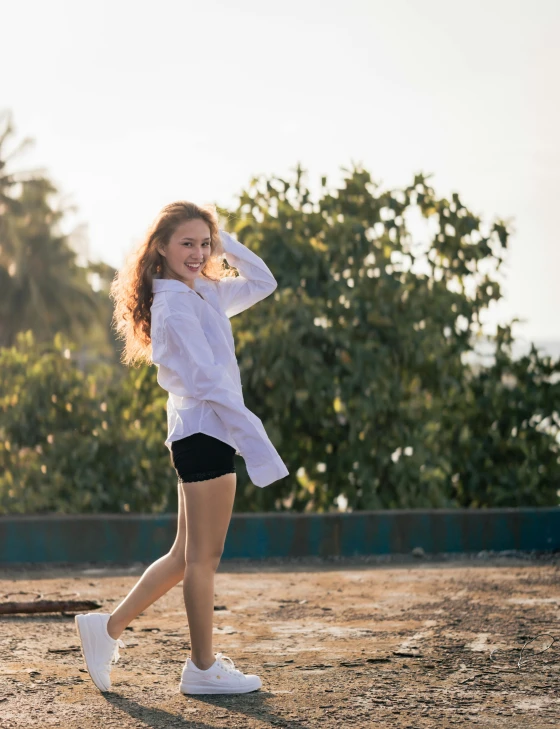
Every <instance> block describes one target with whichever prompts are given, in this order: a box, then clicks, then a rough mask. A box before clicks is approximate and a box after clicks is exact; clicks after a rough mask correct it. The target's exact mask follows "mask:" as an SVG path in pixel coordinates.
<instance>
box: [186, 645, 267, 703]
mask: <svg viewBox="0 0 560 729" xmlns="http://www.w3.org/2000/svg"><path fill="white" fill-rule="evenodd" d="M261 686H262V682H261V680H260V678H259V677H258V676H255V675H254V674H252V673H250V674H247V675H245V674H244V673H241V671H238V670H237V669H236V668H235V667H234V664H233V661H232V660H231V658H228V656H225V655H224V654H223V653H216V660H215V661H214V663H213V664H212V665H211V666H210V668H208V669H207V670H206V671H201V670H200V668H197V667H196V666H195V664H194V663H193V662H192V660H191V659H190V658H187V661H186V663H185V665H184V666H183V673H182V675H181V683H180V684H179V688H180V690H181V693H183V694H246V693H247V692H248V691H256V690H257V689H259V688H260V687H261Z"/></svg>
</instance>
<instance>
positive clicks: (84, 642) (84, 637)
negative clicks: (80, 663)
mask: <svg viewBox="0 0 560 729" xmlns="http://www.w3.org/2000/svg"><path fill="white" fill-rule="evenodd" d="M81 617H82V616H81V615H75V616H74V623H75V625H76V632H77V633H78V637H79V638H80V650H81V652H82V656H83V658H84V663H85V664H86V668H87V672H88V673H89V675H90V678H91V680H92V681H93V683H94V684H95V685H96V686H97V688H98V689H99V690H100V691H110V689H111V686H110V685H109V686H106V685H105V684H104V683H103V682H102V681H101V679H100V678H99V677H98V676H97V674H96V673H95V672H93V673H92V671H91V668H90V667H89V664H88V662H87V658H86V654H85V650H84V646H88V647H89V636H88V629H87V623H86V622H85V621H80V620H79V618H81ZM80 622H83V623H84V632H83V633H82V631H81V630H80Z"/></svg>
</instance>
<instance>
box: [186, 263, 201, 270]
mask: <svg viewBox="0 0 560 729" xmlns="http://www.w3.org/2000/svg"><path fill="white" fill-rule="evenodd" d="M186 266H187V268H190V269H191V271H198V269H199V268H200V267H201V266H202V264H201V263H197V264H196V265H193V264H192V263H187V264H186Z"/></svg>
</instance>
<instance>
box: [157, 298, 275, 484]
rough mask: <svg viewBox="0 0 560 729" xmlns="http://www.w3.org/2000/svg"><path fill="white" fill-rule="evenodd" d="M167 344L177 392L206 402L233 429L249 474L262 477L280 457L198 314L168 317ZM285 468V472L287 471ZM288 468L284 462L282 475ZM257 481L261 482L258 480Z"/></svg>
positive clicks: (168, 364) (166, 360)
mask: <svg viewBox="0 0 560 729" xmlns="http://www.w3.org/2000/svg"><path fill="white" fill-rule="evenodd" d="M165 328H166V336H165V340H166V345H165V353H164V356H163V358H160V361H162V359H163V363H164V364H165V366H166V367H168V368H169V369H171V370H172V371H173V372H174V374H175V376H176V385H175V386H173V385H172V386H171V391H173V389H174V388H175V389H176V390H177V394H178V395H181V396H184V395H187V396H188V397H194V398H196V399H197V400H204V401H206V402H207V403H208V404H209V405H210V407H211V408H212V409H213V410H214V412H215V413H216V414H217V415H218V417H219V418H220V419H221V420H222V421H223V423H224V424H225V425H226V427H227V428H228V430H229V431H230V433H231V435H232V437H233V439H234V441H235V443H236V444H237V448H238V450H239V453H240V454H241V455H242V456H243V458H244V460H245V462H246V464H247V470H248V473H249V476H251V478H253V477H255V479H257V480H259V481H260V480H261V478H262V474H263V473H264V472H268V470H270V466H269V464H270V462H273V463H274V462H276V460H277V459H279V456H278V454H277V452H276V449H275V448H274V445H273V444H272V442H271V441H270V439H269V438H268V435H267V433H266V431H265V429H264V426H263V424H262V422H261V420H260V419H259V418H258V417H257V416H256V415H255V414H254V413H252V412H251V411H250V410H249V409H248V408H247V407H246V405H245V403H244V401H243V395H242V393H241V391H240V389H239V387H238V386H237V385H236V384H235V383H234V381H233V379H232V378H231V376H230V374H229V373H228V371H227V369H226V367H225V366H224V365H222V364H219V363H217V362H216V361H215V358H214V353H213V351H212V348H211V347H210V344H209V342H208V339H207V338H206V335H205V333H204V330H203V329H202V326H201V324H200V321H199V319H198V318H197V316H196V314H194V313H193V314H187V313H183V312H181V313H180V314H178V313H174V314H172V315H169V316H168V317H167V318H166V320H165ZM284 471H285V472H284ZM287 473H288V471H287V469H285V466H284V464H283V463H282V472H281V475H278V476H277V478H281V477H282V476H284V475H287ZM255 483H257V481H255Z"/></svg>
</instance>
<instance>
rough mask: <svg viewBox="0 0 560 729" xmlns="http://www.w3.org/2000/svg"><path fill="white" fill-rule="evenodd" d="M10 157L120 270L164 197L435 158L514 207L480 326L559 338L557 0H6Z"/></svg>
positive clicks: (471, 195)
mask: <svg viewBox="0 0 560 729" xmlns="http://www.w3.org/2000/svg"><path fill="white" fill-rule="evenodd" d="M0 11H1V16H2V18H3V23H2V25H3V33H2V43H1V44H0V64H1V65H0V67H1V68H2V74H1V77H0V108H2V109H9V110H11V111H12V112H13V115H14V123H15V126H16V137H15V138H14V139H15V141H19V140H21V139H23V137H25V136H31V137H33V138H34V139H35V145H34V146H33V147H32V148H31V149H30V151H29V152H26V153H25V154H22V155H21V156H19V157H17V158H16V160H14V167H17V168H18V169H19V168H30V167H36V166H40V167H45V168H46V169H47V171H48V173H49V175H50V176H51V178H52V179H53V180H54V181H55V182H56V183H57V184H58V186H59V188H60V189H61V191H62V193H63V194H64V195H65V197H66V199H67V201H68V202H71V203H74V204H75V205H76V206H77V208H78V210H77V213H76V214H75V215H74V216H72V217H70V216H69V218H68V229H70V228H72V227H74V226H75V225H77V224H79V223H86V224H87V226H88V232H89V248H90V257H91V258H92V259H94V260H95V259H102V260H104V261H106V262H108V263H110V264H112V265H113V266H116V267H119V266H120V265H121V263H122V261H123V258H124V255H125V252H126V251H128V250H129V249H130V248H131V247H132V246H134V245H136V244H137V243H138V242H139V240H140V238H141V236H142V235H143V233H144V231H145V229H146V228H147V226H148V224H149V223H150V221H151V220H152V218H153V217H154V216H155V214H156V213H157V212H158V210H159V209H160V208H161V207H162V206H163V205H164V204H166V203H168V202H171V201H173V200H175V199H192V200H194V201H195V202H199V203H203V202H217V203H218V204H219V205H222V206H225V207H230V206H233V205H234V204H235V199H236V195H237V194H238V193H239V192H240V191H241V189H242V188H243V187H246V186H247V185H248V183H249V180H250V178H251V177H252V176H253V175H261V174H265V175H278V176H289V175H290V170H291V169H293V168H294V167H295V166H296V164H297V162H298V161H299V162H301V164H302V166H303V167H304V168H305V169H306V170H308V173H309V176H308V184H309V186H310V188H311V189H312V190H316V189H317V187H318V185H319V183H320V178H321V175H327V177H328V181H327V182H328V185H329V186H331V187H334V186H335V185H336V184H337V183H338V182H340V180H341V178H342V176H343V173H342V171H341V167H350V166H351V163H352V162H361V163H362V164H363V165H364V167H365V168H366V169H367V170H369V172H370V173H371V175H372V177H373V179H374V181H376V182H378V183H379V184H380V185H381V186H382V187H383V188H394V187H403V186H405V185H408V184H410V183H411V182H412V180H413V176H414V174H415V173H417V172H420V171H422V172H424V173H426V174H433V177H432V178H431V180H430V182H431V184H432V186H433V187H434V188H435V190H436V194H438V195H442V196H443V195H451V193H452V192H454V191H456V192H458V193H459V194H460V196H461V198H462V200H463V202H464V203H465V204H466V205H467V206H468V207H469V208H470V209H471V210H472V211H473V212H474V213H475V214H478V215H480V216H482V217H483V219H485V220H487V221H490V220H491V219H492V218H494V217H497V216H500V217H503V218H506V219H511V220H512V221H513V224H514V227H515V231H516V232H515V235H513V236H512V238H511V239H510V252H509V256H508V262H507V267H506V268H505V269H504V271H505V273H506V277H507V278H506V280H505V284H504V287H503V290H504V292H505V301H504V302H503V305H500V307H498V308H497V309H496V310H495V311H493V312H492V313H491V317H490V319H489V325H490V324H493V323H495V322H496V321H502V320H507V319H509V318H511V317H512V316H519V317H520V318H523V319H526V320H527V323H526V324H524V325H522V326H521V325H518V327H517V328H516V329H514V333H517V335H518V336H519V337H520V338H521V339H530V340H544V339H546V340H559V339H560V324H559V317H558V312H559V311H560V285H559V283H558V282H559V278H560V246H558V230H559V226H558V220H557V216H556V214H555V212H554V210H555V208H556V205H557V204H558V199H559V197H560V151H559V150H560V147H559V145H558V140H557V137H558V129H560V85H559V84H558V73H559V70H560V45H559V44H558V41H557V39H558V34H559V32H560V3H559V2H558V1H557V0H533V1H532V2H529V0H526V1H525V2H520V1H519V0H469V2H462V3H458V2H449V0H424V1H423V2H417V1H416V0H391V2H386V0H344V2H340V0H284V2H282V3H281V4H280V3H266V2H262V0H236V1H235V2H225V1H221V2H220V1H219V0H205V1H204V2H197V3H195V2H188V1H187V0H159V1H158V2H157V3H153V2H149V3H148V2H142V0H134V1H132V0H126V1H125V0H111V2H107V1H106V0H97V1H96V2H95V3H87V4H85V3H77V2H68V1H65V0H49V2H43V0H36V1H34V2H30V1H29V0H18V2H17V3H15V2H10V1H9V0H0Z"/></svg>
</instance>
